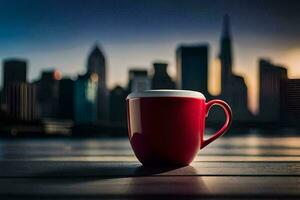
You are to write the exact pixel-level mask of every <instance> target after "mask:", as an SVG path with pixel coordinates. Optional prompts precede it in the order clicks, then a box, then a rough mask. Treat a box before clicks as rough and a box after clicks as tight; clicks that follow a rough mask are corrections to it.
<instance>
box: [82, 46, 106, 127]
mask: <svg viewBox="0 0 300 200" xmlns="http://www.w3.org/2000/svg"><path fill="white" fill-rule="evenodd" d="M92 74H97V76H98V86H97V88H98V89H97V90H98V91H97V96H98V97H97V104H98V105H97V109H98V110H97V118H98V120H99V121H100V122H106V121H107V120H108V115H109V109H108V106H109V104H108V95H109V93H108V90H107V87H106V62H105V57H104V54H103V53H102V51H101V50H100V48H99V47H98V45H95V47H94V48H93V50H92V51H91V53H90V55H89V57H88V62H87V75H88V76H91V75H92Z"/></svg>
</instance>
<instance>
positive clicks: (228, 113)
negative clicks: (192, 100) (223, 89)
mask: <svg viewBox="0 0 300 200" xmlns="http://www.w3.org/2000/svg"><path fill="white" fill-rule="evenodd" d="M214 105H217V106H220V107H222V108H223V110H224V111H225V115H226V121H225V124H224V125H223V127H222V128H221V129H220V130H219V131H218V132H216V133H215V134H214V135H213V136H212V137H211V138H209V139H207V140H204V137H203V138H202V141H201V149H203V148H204V147H206V146H207V145H208V144H209V143H211V142H213V141H214V140H215V139H217V138H218V137H220V136H221V135H223V134H224V133H225V132H226V131H227V130H228V129H229V126H230V123H231V120H232V111H231V108H230V106H229V105H228V104H227V103H226V102H225V101H222V100H219V99H214V100H211V101H209V102H207V103H206V104H205V108H206V109H205V110H206V117H207V116H208V113H209V110H210V108H211V107H212V106H214Z"/></svg>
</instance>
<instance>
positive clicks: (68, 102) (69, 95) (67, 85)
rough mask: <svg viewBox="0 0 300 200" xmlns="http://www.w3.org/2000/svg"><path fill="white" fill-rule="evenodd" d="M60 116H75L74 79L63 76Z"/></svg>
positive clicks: (60, 89) (60, 94)
mask: <svg viewBox="0 0 300 200" xmlns="http://www.w3.org/2000/svg"><path fill="white" fill-rule="evenodd" d="M58 91H59V93H58V94H59V95H58V110H59V112H58V117H59V118H61V119H73V118H74V112H73V109H74V81H73V80H71V79H69V78H63V79H61V80H60V81H59V89H58Z"/></svg>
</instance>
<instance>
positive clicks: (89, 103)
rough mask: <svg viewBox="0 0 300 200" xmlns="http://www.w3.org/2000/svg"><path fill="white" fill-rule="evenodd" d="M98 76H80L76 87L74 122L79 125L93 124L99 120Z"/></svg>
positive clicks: (94, 74)
mask: <svg viewBox="0 0 300 200" xmlns="http://www.w3.org/2000/svg"><path fill="white" fill-rule="evenodd" d="M98 80H99V79H98V75H97V73H93V74H91V75H89V74H84V75H79V76H78V79H77V80H76V81H75V85H74V120H75V122H76V123H77V124H93V123H96V122H97V121H98V119H97V114H98V113H97V106H98V99H97V97H98V95H97V93H98V85H99V84H98Z"/></svg>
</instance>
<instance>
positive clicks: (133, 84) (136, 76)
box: [127, 68, 151, 93]
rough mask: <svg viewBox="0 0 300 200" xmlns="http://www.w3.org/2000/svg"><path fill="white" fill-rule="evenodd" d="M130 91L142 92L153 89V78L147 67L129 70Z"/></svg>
mask: <svg viewBox="0 0 300 200" xmlns="http://www.w3.org/2000/svg"><path fill="white" fill-rule="evenodd" d="M127 88H128V89H127V90H128V92H129V93H130V92H140V91H144V90H150V89H151V80H150V78H149V77H148V71H147V70H146V69H141V68H134V69H130V70H129V82H128V87H127Z"/></svg>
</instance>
